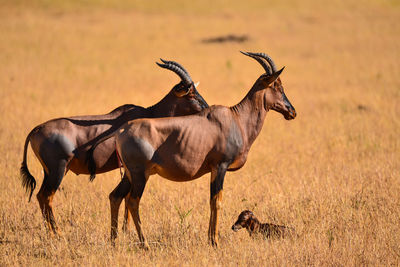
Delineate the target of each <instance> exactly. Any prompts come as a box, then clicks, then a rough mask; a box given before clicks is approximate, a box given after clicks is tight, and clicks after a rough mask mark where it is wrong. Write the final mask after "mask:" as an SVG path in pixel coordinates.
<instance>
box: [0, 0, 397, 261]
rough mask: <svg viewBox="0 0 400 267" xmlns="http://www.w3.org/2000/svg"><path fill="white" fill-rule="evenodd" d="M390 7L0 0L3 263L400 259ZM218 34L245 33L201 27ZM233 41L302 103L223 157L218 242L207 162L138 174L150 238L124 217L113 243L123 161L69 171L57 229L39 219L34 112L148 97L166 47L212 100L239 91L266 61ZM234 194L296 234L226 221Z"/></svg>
mask: <svg viewBox="0 0 400 267" xmlns="http://www.w3.org/2000/svg"><path fill="white" fill-rule="evenodd" d="M399 21H400V2H399V1H397V0H386V1H384V0H382V1H379V0H365V1H355V0H349V1H338V0H333V1H316V0H306V1H300V0H290V1H289V0H287V1H275V0H272V1H257V0H250V1H229V2H228V1H209V0H207V1H198V2H195V3H190V2H188V1H180V0H179V1H143V2H142V1H135V2H128V1H118V2H114V1H108V0H101V1H94V0H85V1H74V2H72V1H47V0H35V1H25V0H17V1H6V0H1V1H0V114H1V115H0V116H1V119H0V154H1V160H0V266H13V265H22V266H41V265H46V266H48V265H100V266H116V265H131V266H138V265H172V266H181V265H186V266H192V265H195V266H208V265H212V266H233V265H234V266H236V265H240V266H246V265H255V266H260V265H264V266H281V265H284V266H293V265H311V266H332V265H333V266H360V265H362V266H365V265H379V266H387V265H394V266H398V265H399V264H400V233H399V225H400V223H399V218H400V141H399V137H400V119H399V114H400V104H399V103H400V63H399V62H400V24H399ZM229 35H231V36H236V37H244V38H242V39H244V40H242V41H243V42H237V41H236V40H232V39H235V38H231V39H229V38H228V40H227V41H222V42H221V41H218V42H215V41H212V39H213V38H214V39H215V38H218V37H224V36H225V37H226V36H229ZM220 39H221V38H220ZM222 39H223V38H222ZM239 39H240V38H239ZM210 40H211V41H210ZM239 50H244V51H253V52H265V53H268V54H269V55H270V56H271V57H272V58H273V59H274V61H275V63H276V64H277V66H278V68H280V67H283V66H286V68H285V70H284V72H283V73H282V75H281V79H282V82H283V85H284V88H285V93H286V95H287V97H288V98H289V100H290V101H291V103H292V104H293V106H294V107H295V108H296V111H297V113H298V116H297V118H296V119H295V120H292V121H286V120H285V119H284V118H283V116H282V115H281V114H278V113H276V112H274V111H270V112H269V113H268V115H267V118H266V120H265V124H264V127H263V129H262V131H261V134H260V135H259V137H258V139H256V141H255V143H254V144H253V146H252V148H251V150H250V154H249V157H248V160H247V163H246V165H245V166H244V167H243V168H242V169H240V170H239V171H236V172H230V173H227V175H226V177H225V183H224V195H223V202H222V210H221V212H220V216H219V232H220V242H219V248H218V249H214V248H212V247H211V246H209V245H208V240H207V230H208V223H209V215H210V208H209V194H210V189H209V183H210V175H205V176H203V177H202V178H200V179H197V180H195V181H192V182H185V183H176V182H171V181H168V180H166V179H162V178H160V177H159V176H156V175H155V176H152V177H151V178H150V180H149V181H148V183H147V185H146V189H145V192H144V195H143V198H142V201H141V206H140V212H141V219H142V227H143V230H144V232H145V235H146V238H147V240H148V242H149V245H150V247H151V249H150V250H149V251H144V250H142V249H140V248H139V246H138V241H139V239H138V237H137V234H136V231H135V230H134V227H133V225H131V226H130V232H129V233H127V234H124V233H122V231H121V230H120V235H119V238H118V239H117V240H116V246H115V247H112V246H111V245H110V240H109V232H110V229H109V228H110V214H109V212H110V211H109V210H110V207H109V200H108V194H109V193H110V192H111V191H112V190H113V189H114V187H115V186H116V185H117V184H118V182H119V181H120V179H121V178H120V174H119V170H115V171H112V172H109V173H106V174H100V175H97V177H96V179H95V180H94V182H89V176H87V175H79V176H76V175H75V174H73V173H68V174H67V175H66V176H65V177H64V180H63V182H62V184H61V186H60V188H59V190H58V192H57V193H56V195H55V198H54V202H53V207H54V211H55V217H56V221H57V223H58V226H59V228H60V230H61V233H62V235H61V236H60V237H56V238H54V237H51V236H50V235H48V234H47V231H46V228H45V225H44V222H43V219H42V215H41V214H40V208H39V205H38V202H37V199H36V197H35V196H36V194H37V192H38V189H39V188H40V185H41V183H42V180H43V171H42V168H41V165H40V163H39V161H38V160H37V158H36V157H35V156H34V154H33V152H32V150H31V148H29V150H28V167H29V169H30V171H31V173H32V174H33V176H34V177H35V178H36V181H37V183H38V185H37V187H36V190H35V192H34V196H33V197H32V201H31V202H28V197H27V195H26V194H25V192H24V189H23V188H22V186H21V180H20V178H19V167H20V164H21V161H22V152H23V145H24V142H25V138H26V136H27V134H28V133H29V132H30V131H31V129H32V128H34V127H35V126H36V125H38V124H40V123H42V122H45V121H47V120H50V119H53V118H57V117H65V116H72V115H86V114H104V113H108V112H109V111H111V110H113V109H114V108H115V107H117V106H119V105H122V104H127V103H131V104H136V105H141V106H145V107H147V106H150V105H153V104H155V103H156V102H158V101H159V100H160V99H161V98H162V97H164V95H166V94H167V93H168V92H169V90H170V89H171V88H172V87H173V86H174V85H175V84H176V83H178V82H179V78H178V77H177V76H176V75H175V74H173V73H172V72H170V71H167V70H164V69H161V68H159V67H157V65H156V64H155V61H157V60H159V58H160V57H162V58H165V59H168V60H175V61H177V62H179V63H181V64H182V65H183V66H184V67H185V68H186V69H187V70H188V71H189V72H190V75H191V77H192V78H193V80H194V81H200V85H199V87H198V91H199V92H200V94H202V96H203V97H204V98H205V99H206V100H207V102H208V103H209V104H210V105H211V104H221V105H226V106H231V105H234V104H236V103H238V102H239V101H240V100H241V99H242V98H243V97H244V96H245V94H246V93H247V92H248V90H249V89H250V88H251V86H252V85H253V83H254V82H255V80H256V79H257V78H258V77H259V76H260V75H261V74H262V73H263V69H262V68H261V67H260V65H259V64H258V63H257V62H255V61H254V60H252V59H250V58H248V57H245V56H243V55H241V54H240V53H239ZM244 209H251V210H252V211H254V213H255V214H256V216H257V217H258V218H259V219H260V220H261V221H262V222H270V223H276V224H284V225H287V226H291V227H294V228H295V229H296V236H294V237H293V238H285V239H272V240H264V239H263V238H255V239H252V238H250V237H249V235H248V233H247V232H246V231H245V230H241V231H239V232H237V233H234V232H233V231H232V230H231V226H232V224H233V223H234V221H235V220H236V218H237V216H238V214H239V213H240V212H241V211H242V210H244ZM122 215H123V210H122V209H121V210H120V226H121V224H122Z"/></svg>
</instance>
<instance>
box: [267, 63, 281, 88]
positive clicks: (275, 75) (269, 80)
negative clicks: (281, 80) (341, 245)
mask: <svg viewBox="0 0 400 267" xmlns="http://www.w3.org/2000/svg"><path fill="white" fill-rule="evenodd" d="M284 68H285V67H283V68H282V69H280V70H278V71H277V72H274V73H272V74H271V75H269V76H268V77H267V78H266V81H265V82H266V83H267V84H271V83H273V82H274V81H275V80H276V79H278V77H279V75H281V73H282V71H283V69H284Z"/></svg>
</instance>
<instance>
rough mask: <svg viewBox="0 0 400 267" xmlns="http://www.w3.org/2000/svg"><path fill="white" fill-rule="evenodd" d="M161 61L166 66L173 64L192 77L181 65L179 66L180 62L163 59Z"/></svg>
mask: <svg viewBox="0 0 400 267" xmlns="http://www.w3.org/2000/svg"><path fill="white" fill-rule="evenodd" d="M160 60H161V61H162V63H165V64H168V63H171V64H173V65H175V66H177V67H179V68H181V69H182V70H183V71H184V72H185V73H186V74H187V75H188V76H189V77H190V75H189V72H188V71H187V70H186V69H185V68H184V67H183V66H182V65H181V64H179V63H178V62H176V61H172V60H164V59H162V58H160Z"/></svg>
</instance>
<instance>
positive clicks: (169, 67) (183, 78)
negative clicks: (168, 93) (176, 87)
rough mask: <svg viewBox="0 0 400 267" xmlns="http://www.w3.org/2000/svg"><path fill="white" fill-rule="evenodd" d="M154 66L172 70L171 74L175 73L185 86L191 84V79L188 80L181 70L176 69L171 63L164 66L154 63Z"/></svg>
mask: <svg viewBox="0 0 400 267" xmlns="http://www.w3.org/2000/svg"><path fill="white" fill-rule="evenodd" d="M156 64H157V65H158V66H160V67H161V68H164V69H168V70H172V71H173V72H175V73H176V74H177V75H178V76H179V77H180V78H181V80H182V81H183V82H184V83H185V85H190V84H192V83H193V81H192V78H190V76H189V75H188V74H187V73H186V72H185V71H184V70H183V69H182V68H180V67H178V65H176V64H173V63H171V62H167V63H166V64H161V63H158V62H156Z"/></svg>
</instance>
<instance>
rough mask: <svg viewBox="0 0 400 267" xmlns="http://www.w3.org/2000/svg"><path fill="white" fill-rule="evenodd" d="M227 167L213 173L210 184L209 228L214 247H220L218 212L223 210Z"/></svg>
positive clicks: (209, 238)
mask: <svg viewBox="0 0 400 267" xmlns="http://www.w3.org/2000/svg"><path fill="white" fill-rule="evenodd" d="M225 173H226V167H224V166H219V168H217V169H213V170H212V171H211V184H210V209H211V214H210V224H209V227H208V240H209V242H210V243H211V245H212V246H214V247H217V246H218V211H219V209H220V208H221V201H222V189H223V184H224V177H225Z"/></svg>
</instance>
